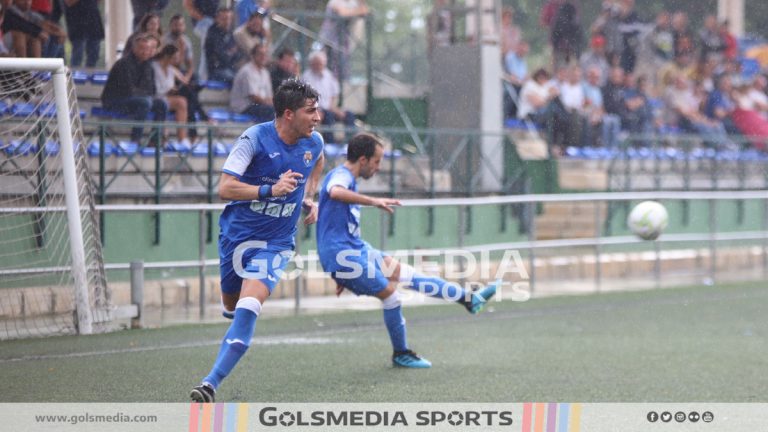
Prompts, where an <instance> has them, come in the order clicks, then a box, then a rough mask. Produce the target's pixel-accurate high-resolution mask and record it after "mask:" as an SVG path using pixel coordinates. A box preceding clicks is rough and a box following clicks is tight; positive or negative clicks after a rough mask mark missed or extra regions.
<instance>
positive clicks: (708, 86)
mask: <svg viewBox="0 0 768 432" xmlns="http://www.w3.org/2000/svg"><path fill="white" fill-rule="evenodd" d="M719 65H720V62H719V61H718V60H717V59H715V58H709V59H707V60H702V61H699V63H698V64H697V65H696V67H695V68H693V69H692V70H690V72H688V70H683V72H684V73H686V75H688V76H689V77H690V78H691V79H693V81H694V82H697V83H699V84H700V85H701V86H702V87H703V88H704V90H705V91H707V93H709V92H711V91H713V90H714V89H715V71H716V70H717V68H718V67H719Z"/></svg>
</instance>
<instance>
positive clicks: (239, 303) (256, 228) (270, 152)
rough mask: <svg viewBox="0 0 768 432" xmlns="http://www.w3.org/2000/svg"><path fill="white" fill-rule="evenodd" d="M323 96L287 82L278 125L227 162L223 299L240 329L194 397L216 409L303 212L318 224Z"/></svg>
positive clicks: (252, 133)
mask: <svg viewBox="0 0 768 432" xmlns="http://www.w3.org/2000/svg"><path fill="white" fill-rule="evenodd" d="M318 98H319V96H318V93H317V91H316V90H315V89H313V88H312V87H311V86H309V85H308V84H306V83H304V82H303V81H300V80H287V81H285V82H283V84H282V85H281V86H280V87H279V88H278V89H277V91H276V92H275V94H274V98H273V102H274V107H275V116H276V118H275V120H274V121H271V122H267V123H261V124H257V125H255V126H252V127H250V128H248V129H246V130H245V132H243V134H242V135H241V136H240V138H238V139H237V142H236V143H235V146H234V148H233V149H232V152H231V153H230V154H229V157H228V158H227V160H226V162H225V163H224V167H223V173H222V174H221V181H220V182H219V196H220V197H221V198H222V199H223V200H228V201H229V203H228V204H227V206H226V207H225V209H224V212H223V213H222V214H221V218H220V219H219V226H220V234H219V258H220V271H221V300H222V305H223V307H224V315H225V316H227V317H232V318H233V321H232V325H230V327H229V330H227V333H226V334H225V335H224V340H223V341H222V344H221V349H220V350H219V354H218V357H217V358H216V362H215V363H214V365H213V368H212V369H211V372H210V373H209V374H208V375H207V376H206V377H205V378H203V380H202V382H201V383H200V385H199V386H197V387H195V388H194V389H192V392H191V394H190V397H191V398H192V400H193V401H196V402H213V401H214V395H215V392H216V389H217V388H218V387H219V385H220V384H221V382H222V380H223V379H224V378H225V377H226V376H227V375H229V373H230V372H231V371H232V369H233V368H234V367H235V365H236V364H237V362H238V361H239V360H240V358H241V357H242V356H243V354H245V352H246V350H247V349H248V346H249V345H250V343H251V338H252V337H253V332H254V330H255V328H256V319H257V318H258V316H259V313H261V307H262V305H263V304H264V302H265V301H266V300H267V297H269V295H270V293H271V292H272V290H273V289H274V288H275V285H277V282H278V279H279V278H280V276H281V275H282V274H283V270H284V269H285V266H286V264H287V263H288V261H289V260H290V259H291V257H292V256H293V249H294V245H295V244H294V239H295V235H296V224H297V222H298V219H299V215H300V214H301V209H302V207H303V208H304V209H305V210H306V212H307V216H306V217H305V218H304V223H305V224H312V223H315V222H316V221H317V215H318V210H317V206H316V205H315V203H314V202H313V200H312V198H313V196H314V195H315V192H316V191H317V185H318V183H319V180H320V174H321V173H322V169H323V163H324V159H323V139H322V137H321V136H320V134H319V133H317V132H315V126H317V125H318V124H319V123H320V112H319V110H318Z"/></svg>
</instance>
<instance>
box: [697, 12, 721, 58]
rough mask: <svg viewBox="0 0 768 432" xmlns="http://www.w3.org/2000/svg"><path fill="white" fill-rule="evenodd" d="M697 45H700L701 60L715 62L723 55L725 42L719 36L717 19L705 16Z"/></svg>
mask: <svg viewBox="0 0 768 432" xmlns="http://www.w3.org/2000/svg"><path fill="white" fill-rule="evenodd" d="M699 44H700V45H701V60H702V61H706V60H707V59H709V58H713V59H715V60H717V61H720V60H722V59H723V57H724V55H725V41H724V40H723V38H722V35H721V34H720V27H719V26H718V24H717V17H716V16H714V15H707V16H706V17H705V18H704V28H702V29H701V31H700V32H699Z"/></svg>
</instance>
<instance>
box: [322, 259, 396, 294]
mask: <svg viewBox="0 0 768 432" xmlns="http://www.w3.org/2000/svg"><path fill="white" fill-rule="evenodd" d="M359 252H360V253H359V254H357V255H349V256H345V257H344V260H345V261H347V262H349V263H350V264H351V265H350V266H342V265H337V266H336V270H335V271H332V272H331V277H332V278H333V280H334V281H336V282H337V283H338V284H339V285H341V286H343V287H344V288H346V289H348V290H350V291H352V292H353V293H355V294H357V295H368V296H375V295H376V294H378V293H380V292H381V291H384V290H385V289H386V288H387V285H389V279H387V277H386V276H385V275H384V273H383V272H382V270H381V263H382V262H383V258H384V256H386V255H385V254H384V253H382V252H381V251H380V250H378V249H373V248H368V247H366V248H363V249H361V250H360V251H359Z"/></svg>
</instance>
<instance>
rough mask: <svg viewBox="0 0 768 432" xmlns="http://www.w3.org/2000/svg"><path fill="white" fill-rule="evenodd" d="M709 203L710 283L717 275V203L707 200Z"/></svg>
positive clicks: (713, 281)
mask: <svg viewBox="0 0 768 432" xmlns="http://www.w3.org/2000/svg"><path fill="white" fill-rule="evenodd" d="M707 202H708V203H709V277H710V279H712V284H714V283H715V278H716V276H717V240H715V234H716V232H717V215H716V214H715V212H716V211H717V203H716V202H715V200H712V199H710V200H707Z"/></svg>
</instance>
